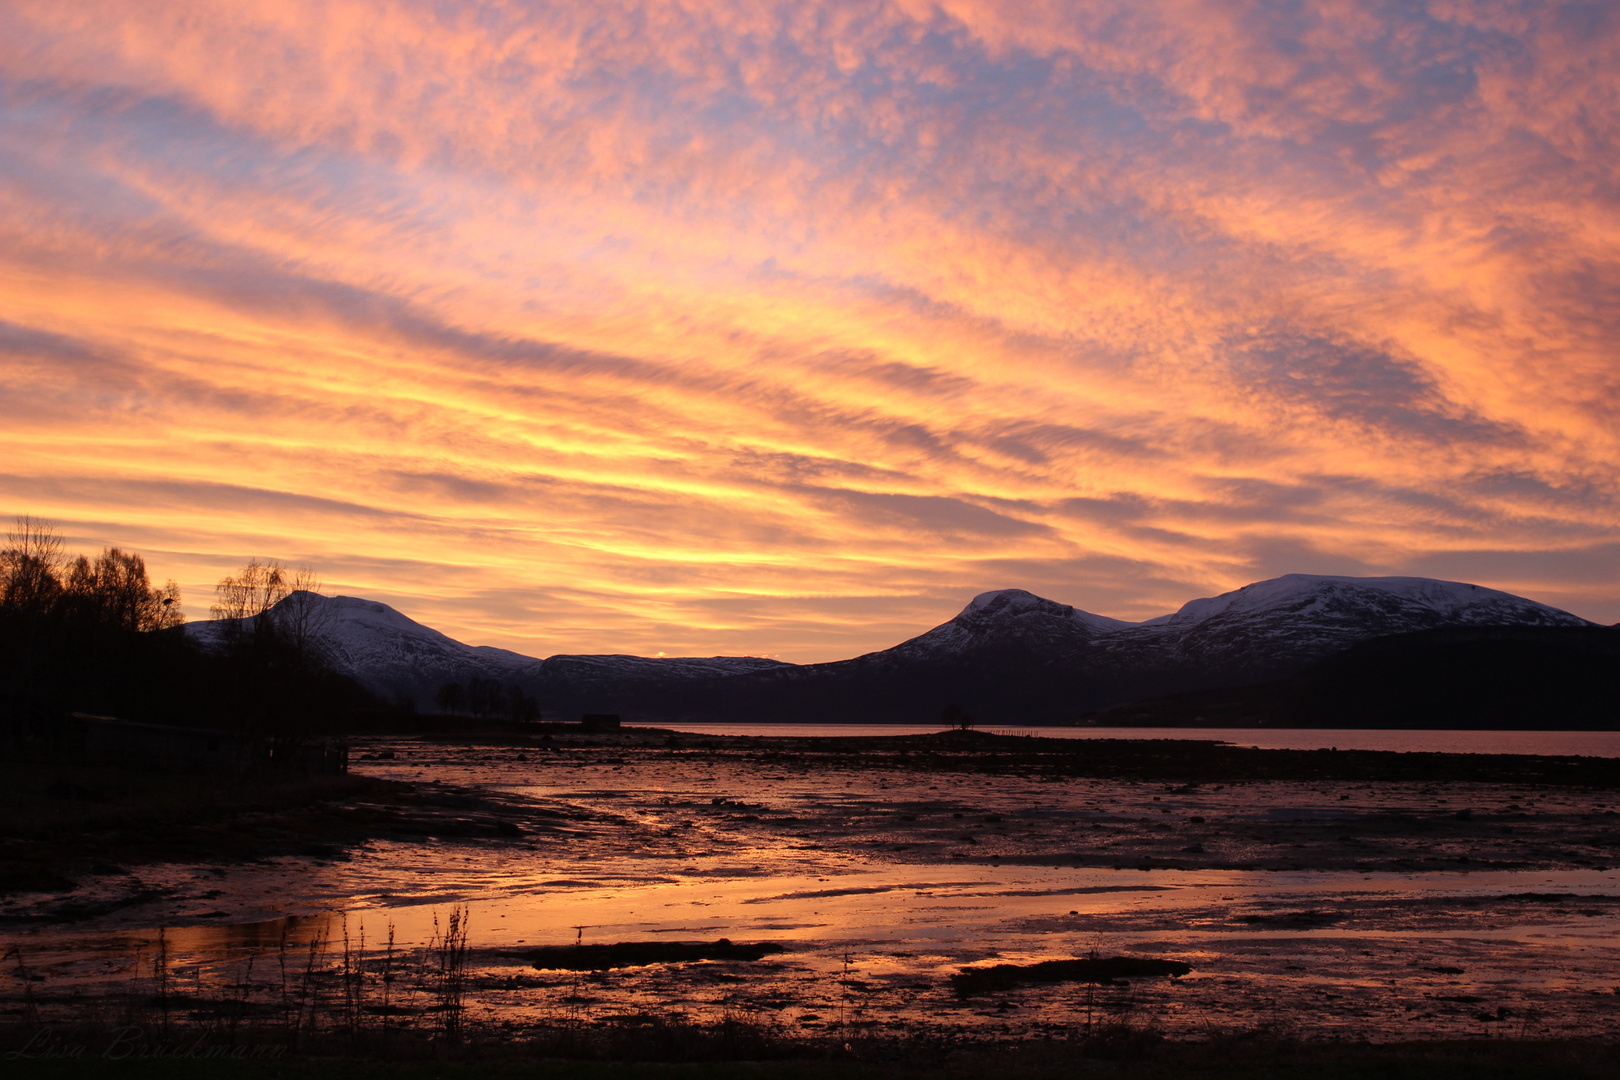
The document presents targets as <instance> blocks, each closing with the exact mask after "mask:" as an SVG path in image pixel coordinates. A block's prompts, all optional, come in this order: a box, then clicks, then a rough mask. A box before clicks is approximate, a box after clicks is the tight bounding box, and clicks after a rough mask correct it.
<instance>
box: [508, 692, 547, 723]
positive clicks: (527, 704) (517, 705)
mask: <svg viewBox="0 0 1620 1080" xmlns="http://www.w3.org/2000/svg"><path fill="white" fill-rule="evenodd" d="M506 715H507V716H508V717H510V718H511V719H512V721H513V722H514V723H518V724H525V723H528V722H529V721H531V720H538V719H540V703H539V702H538V701H535V700H534V698H532V697H530V696H529V695H528V694H525V693H524V692H523V687H521V686H519V685H518V684H517V683H512V684H511V685H509V686H508V687H507V688H506Z"/></svg>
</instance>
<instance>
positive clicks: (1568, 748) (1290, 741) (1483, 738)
mask: <svg viewBox="0 0 1620 1080" xmlns="http://www.w3.org/2000/svg"><path fill="white" fill-rule="evenodd" d="M670 727H672V728H673V730H675V731H684V732H690V733H692V734H695V735H779V736H816V735H837V736H844V737H849V736H858V735H859V736H869V735H922V734H926V733H928V732H935V731H944V730H946V728H945V727H944V726H943V725H939V724H933V725H922V724H725V723H721V724H673V725H670ZM978 730H981V731H988V732H990V733H992V734H996V735H1034V736H1037V737H1039V738H1042V739H1205V740H1209V741H1211V742H1224V743H1231V744H1232V745H1233V746H1253V747H1258V748H1259V749H1262V750H1327V749H1329V748H1332V749H1337V750H1389V751H1394V752H1396V753H1428V754H1554V755H1572V756H1579V757H1620V731H1466V730H1457V731H1448V730H1440V729H1431V730H1418V729H1413V730H1405V729H1379V728H1204V727H1199V728H1190V727H1189V728H1182V727H1178V728H1168V727H1167V728H1147V727H1028V728H1010V727H997V726H994V725H987V726H985V727H982V728H980V729H978Z"/></svg>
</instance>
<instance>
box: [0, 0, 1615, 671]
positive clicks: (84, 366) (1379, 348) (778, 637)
mask: <svg viewBox="0 0 1620 1080" xmlns="http://www.w3.org/2000/svg"><path fill="white" fill-rule="evenodd" d="M1617 140H1620V8H1616V7H1613V6H1612V5H1590V4H1574V3H1570V4H1558V3H1551V2H1548V3H1538V2H1530V3H1506V2H1503V3H1490V2H1472V0H1452V2H1444V0H1436V2H1432V3H1428V4H1426V5H1419V4H1382V3H1339V2H1332V0H1320V2H1315V3H1305V4H1297V5H1286V6H1285V5H1278V4H1267V3H1245V2H1240V0H1230V2H1214V0H1209V2H1204V0H1164V2H1156V3H1141V2H1133V0H1104V2H1098V3H1086V4H1060V3H1048V2H1044V0H1021V2H1018V3H1012V2H996V0H928V2H924V0H859V2H839V0H827V2H820V0H798V2H794V3H780V4H773V3H740V2H735V3H734V2H721V0H714V2H704V0H640V2H637V0H593V2H591V3H582V2H573V0H557V2H554V3H545V4H540V3H523V2H519V0H486V2H477V0H460V2H458V0H449V2H428V0H392V2H379V0H319V2H316V0H275V2H273V3H271V2H253V0H237V2H234V3H229V4H227V3H211V2H204V0H195V2H191V0H168V2H165V3H161V4H143V5H128V4H121V3H110V2H103V0H79V2H76V3H72V4H64V3H61V2H59V0H58V2H44V0H11V2H9V3H7V4H5V5H4V6H3V7H0V461H3V462H4V464H3V465H0V510H3V511H4V512H5V514H6V516H9V515H10V514H11V513H29V514H34V515H36V516H40V517H44V518H49V519H52V520H55V521H57V522H59V523H60V524H61V526H62V531H63V532H64V534H65V535H66V536H67V538H68V541H69V545H70V546H72V547H74V548H75V549H83V550H89V549H92V548H99V547H100V546H101V545H104V544H118V545H121V546H123V547H126V548H132V549H135V550H138V551H140V552H142V553H143V554H144V555H145V557H146V560H147V563H148V565H149V566H150V567H151V570H152V573H153V575H154V577H156V578H158V579H159V580H161V579H164V578H169V577H173V578H175V579H177V580H178V581H179V582H180V584H181V586H182V588H183V590H184V592H185V599H186V602H187V609H188V612H189V613H190V614H191V615H192V616H193V617H197V616H199V615H206V610H207V606H208V602H209V599H210V598H211V594H212V587H213V584H214V582H215V581H217V580H218V579H219V578H220V577H221V576H223V575H224V574H226V573H229V572H231V571H232V570H233V569H234V568H235V567H237V566H240V565H241V564H242V563H243V562H244V561H246V559H247V558H249V557H250V556H257V557H261V558H265V557H269V558H279V559H281V560H283V561H285V562H288V563H299V564H308V565H310V566H313V567H314V568H315V569H316V570H318V571H319V572H320V574H321V575H322V577H323V578H324V579H325V582H326V586H327V591H330V592H337V593H344V594H348V595H358V596H366V597H371V598H374V599H378V600H384V601H387V602H389V603H392V604H393V605H394V606H396V607H398V608H399V609H400V610H402V611H404V612H405V613H406V614H408V615H410V616H412V617H413V618H416V619H418V620H420V621H422V622H426V623H428V624H430V625H432V626H435V627H437V628H438V629H441V630H443V631H444V632H446V633H448V634H451V635H452V636H454V637H457V638H459V639H461V640H465V641H468V642H471V643H473V644H488V645H500V646H503V647H506V648H512V649H517V650H520V651H523V652H526V653H529V654H531V655H539V656H545V655H549V654H553V653H559V652H634V653H641V654H644V655H653V654H655V653H668V654H669V655H694V654H695V655H711V654H718V653H726V654H741V653H750V654H762V655H772V656H778V657H780V658H782V659H786V660H792V661H798V662H809V661H819V660H829V659H835V658H839V657H845V656H851V655H854V654H856V653H859V652H864V651H868V650H871V649H876V648H882V647H886V646H888V645H891V644H893V643H895V642H896V641H898V640H900V639H902V638H904V637H907V636H910V635H911V634H914V633H917V632H919V631H921V630H923V629H925V628H927V627H929V626H932V625H934V624H936V623H938V622H941V621H943V620H944V619H947V618H949V617H950V616H951V615H953V614H955V612H956V611H957V610H959V609H960V608H961V606H962V605H963V604H964V603H966V601H967V600H968V599H969V598H971V596H972V595H973V594H975V593H976V592H979V591H982V590H987V589H994V588H1007V587H1017V588H1024V589H1029V590H1030V591H1032V592H1036V593H1039V594H1041V595H1043V596H1048V597H1051V598H1052V599H1056V600H1060V601H1063V602H1065V603H1071V604H1074V605H1076V606H1079V607H1082V608H1085V609H1087V610H1090V611H1094V612H1098V613H1101V614H1106V615H1111V616H1115V617H1118V618H1127V619H1140V618H1148V617H1151V616H1155V615H1159V614H1163V613H1165V612H1167V611H1170V610H1173V609H1174V608H1176V607H1178V606H1179V605H1180V604H1181V603H1183V602H1185V601H1186V600H1188V599H1191V598H1193V597H1196V596H1202V595H1210V594H1213V593H1216V592H1220V591H1224V590H1226V589H1230V588H1234V587H1236V586H1239V585H1243V584H1245V583H1248V582H1251V581H1255V580H1259V579H1262V578H1267V577H1272V576H1275V575H1278V574H1282V573H1287V572H1291V571H1298V572H1308V573H1325V574H1415V575H1422V576H1430V577H1441V578H1448V579H1455V580H1464V581H1472V582H1477V583H1479V584H1482V585H1488V586H1490V587H1493V588H1498V589H1504V590H1507V591H1510V592H1514V593H1519V594H1521V595H1526V596H1530V597H1532V598H1534V599H1537V600H1541V601H1544V602H1547V603H1551V604H1554V605H1557V606H1560V607H1564V608H1566V609H1568V610H1571V611H1573V612H1574V613H1576V614H1578V615H1582V616H1584V617H1586V618H1589V619H1594V620H1597V621H1601V622H1606V623H1612V622H1615V621H1616V620H1620V504H1617V497H1620V354H1617V348H1620V346H1617V343H1620V189H1617V187H1616V175H1617V169H1620V141H1617Z"/></svg>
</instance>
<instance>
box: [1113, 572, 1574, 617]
mask: <svg viewBox="0 0 1620 1080" xmlns="http://www.w3.org/2000/svg"><path fill="white" fill-rule="evenodd" d="M1368 594H1384V595H1385V596H1388V597H1392V598H1395V599H1397V600H1400V601H1405V602H1406V603H1408V604H1413V605H1416V606H1418V607H1421V608H1427V609H1429V610H1430V611H1433V612H1435V613H1436V614H1437V615H1440V616H1443V617H1445V618H1447V619H1458V618H1461V619H1462V620H1463V621H1473V620H1472V619H1469V618H1468V616H1469V615H1471V614H1477V615H1484V616H1486V617H1489V615H1490V614H1491V613H1494V612H1504V611H1508V610H1512V611H1516V612H1521V613H1525V614H1529V613H1534V614H1536V615H1538V616H1540V617H1541V618H1543V619H1545V620H1546V621H1550V622H1559V623H1567V624H1568V625H1572V626H1575V625H1584V624H1585V623H1586V620H1585V619H1582V618H1580V617H1578V616H1575V615H1571V614H1569V613H1568V612H1566V611H1561V610H1559V609H1558V608H1554V607H1549V606H1548V605H1546V604H1541V603H1538V602H1536V601H1534V600H1527V599H1525V598H1524V597H1522V596H1515V595H1514V594H1512V593H1506V592H1501V591H1499V590H1496V589H1487V588H1485V587H1483V586H1480V585H1471V584H1468V583H1467V582H1461V581H1441V580H1438V579H1435V578H1421V577H1346V576H1339V575H1332V574H1284V575H1283V576H1281V577H1276V578H1271V579H1269V580H1267V581H1257V582H1254V583H1253V584H1250V585H1245V586H1243V587H1242V588H1241V589H1234V590H1232V591H1231V592H1227V593H1222V594H1220V595H1219V596H1208V597H1203V598H1201V599H1198V600H1190V601H1188V602H1187V603H1186V604H1183V605H1182V607H1181V609H1180V610H1179V611H1177V612H1175V613H1174V614H1173V615H1166V616H1161V617H1159V618H1157V619H1152V620H1150V621H1149V622H1148V623H1145V624H1143V625H1148V626H1185V625H1187V624H1189V623H1199V622H1203V621H1205V620H1206V619H1210V618H1214V617H1215V616H1217V615H1225V614H1237V613H1243V612H1251V613H1252V612H1259V611H1264V610H1267V609H1271V608H1278V607H1283V606H1286V605H1293V604H1297V603H1298V602H1300V601H1302V600H1313V601H1315V602H1316V603H1317V604H1318V605H1319V604H1320V603H1321V602H1322V601H1323V600H1325V599H1329V598H1338V597H1343V598H1346V599H1349V598H1357V599H1361V598H1367V596H1368Z"/></svg>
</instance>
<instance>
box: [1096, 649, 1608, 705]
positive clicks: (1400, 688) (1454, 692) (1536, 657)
mask: <svg viewBox="0 0 1620 1080" xmlns="http://www.w3.org/2000/svg"><path fill="white" fill-rule="evenodd" d="M1083 722H1085V723H1089V724H1096V725H1098V726H1104V727H1106V726H1126V727H1134V726H1150V727H1257V726H1265V727H1303V728H1310V727H1322V728H1396V729H1398V728H1458V729H1502V730H1526V731H1535V730H1543V731H1595V730H1613V729H1615V728H1617V727H1620V626H1584V627H1567V626H1560V627H1548V626H1482V627H1441V628H1437V629H1432V630H1420V631H1416V632H1413V633H1407V634H1396V635H1391V636H1388V637H1380V638H1374V639H1372V640H1370V641H1364V642H1361V643H1359V644H1356V645H1353V646H1351V647H1350V648H1348V649H1345V650H1344V651H1342V652H1339V653H1336V654H1334V655H1332V656H1329V657H1327V658H1326V659H1324V660H1322V661H1320V662H1318V663H1316V664H1314V665H1312V666H1311V667H1310V668H1308V669H1307V670H1305V671H1304V672H1301V673H1300V674H1298V675H1295V676H1291V677H1289V678H1284V679H1275V680H1269V681H1266V682H1261V683H1255V684H1251V685H1248V686H1238V687H1222V688H1215V689H1206V690H1199V691H1193V692H1188V693H1180V694H1167V695H1161V696H1155V697H1150V698H1146V699H1143V700H1139V701H1135V702H1132V703H1129V704H1125V705H1120V706H1116V707H1114V708H1111V709H1106V710H1101V711H1098V712H1094V713H1091V714H1090V715H1088V716H1086V717H1084V718H1083Z"/></svg>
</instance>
